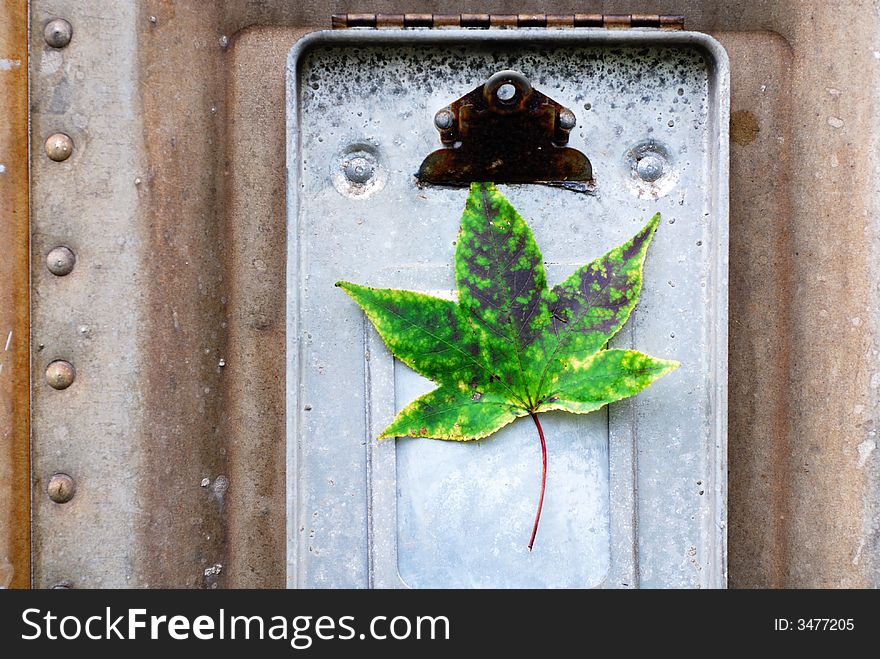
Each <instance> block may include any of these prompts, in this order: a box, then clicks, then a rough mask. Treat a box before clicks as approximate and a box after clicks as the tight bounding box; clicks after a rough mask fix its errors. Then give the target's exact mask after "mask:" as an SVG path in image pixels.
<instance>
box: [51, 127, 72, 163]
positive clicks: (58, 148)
mask: <svg viewBox="0 0 880 659" xmlns="http://www.w3.org/2000/svg"><path fill="white" fill-rule="evenodd" d="M71 153H73V140H72V139H70V136H69V135H65V134H64V133H55V134H54V135H50V136H49V139H47V140H46V155H47V156H49V158H51V159H52V160H54V161H55V162H61V161H63V160H67V159H68V158H70V154H71Z"/></svg>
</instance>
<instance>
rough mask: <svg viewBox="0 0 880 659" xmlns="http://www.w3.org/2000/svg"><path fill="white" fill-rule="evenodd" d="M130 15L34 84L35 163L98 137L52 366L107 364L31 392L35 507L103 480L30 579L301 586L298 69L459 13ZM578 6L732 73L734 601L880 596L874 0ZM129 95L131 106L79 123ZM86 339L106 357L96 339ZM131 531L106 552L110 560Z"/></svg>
mask: <svg viewBox="0 0 880 659" xmlns="http://www.w3.org/2000/svg"><path fill="white" fill-rule="evenodd" d="M68 4H76V3H68V2H65V0H55V1H54V2H50V0H34V2H33V3H32V7H33V17H34V23H35V27H34V31H33V38H34V40H35V43H36V39H37V38H38V37H39V33H38V29H37V25H39V23H40V21H42V20H44V19H45V17H47V16H48V15H49V14H51V13H53V12H56V11H60V10H61V9H63V8H64V7H65V6H66V5H68ZM112 4H113V7H109V6H108V7H107V8H106V11H105V12H96V11H94V10H93V11H90V12H89V15H88V16H86V15H85V14H84V13H79V14H76V15H75V16H74V19H75V25H74V29H75V34H76V35H84V37H85V38H82V39H81V38H80V37H79V36H76V37H75V41H76V46H75V47H74V46H73V45H72V46H71V48H72V49H73V50H71V51H69V53H65V54H64V55H63V59H62V60H61V62H62V64H63V65H62V66H61V67H60V68H59V69H58V72H56V73H53V74H49V73H45V70H44V68H43V66H44V64H43V62H42V53H41V50H40V49H41V47H38V48H37V47H35V51H34V52H35V53H36V55H37V58H38V61H37V62H35V63H34V64H33V65H32V67H31V75H32V81H33V83H34V108H35V109H34V137H33V139H34V145H35V149H34V151H35V153H36V151H37V148H36V147H38V146H40V145H41V142H40V140H41V139H43V138H45V135H46V131H48V130H49V129H50V128H55V127H57V126H58V125H60V123H59V122H61V123H63V122H64V121H66V120H70V121H71V122H73V121H74V119H76V117H77V115H79V116H81V117H86V118H87V119H88V120H89V121H88V126H87V128H84V129H82V131H81V133H82V134H81V135H80V136H79V137H81V138H84V139H85V142H84V144H85V145H86V147H87V149H86V151H85V152H83V153H82V154H81V156H80V157H79V159H77V156H75V157H74V158H73V159H71V161H69V162H67V163H62V164H61V167H60V168H59V167H55V168H54V169H53V168H49V167H48V166H47V165H48V163H45V162H42V161H41V162H36V161H35V164H34V169H33V173H34V192H35V195H36V198H37V199H38V203H36V204H35V207H34V232H33V239H34V243H35V245H34V250H33V254H34V255H35V258H34V266H33V269H32V272H33V278H34V284H33V286H34V288H33V291H34V329H33V332H34V338H35V341H34V344H35V347H34V360H35V361H34V366H35V372H36V373H37V374H39V373H40V368H42V366H44V361H43V360H44V358H49V357H52V356H55V355H56V354H58V355H62V354H72V355H73V356H74V357H75V358H76V359H77V361H78V363H86V364H89V365H90V366H89V367H88V368H86V369H85V373H86V377H84V378H83V379H82V380H78V383H77V384H80V385H82V387H81V388H80V389H79V391H80V393H78V394H77V393H75V391H76V390H75V387H77V384H75V385H74V387H72V388H71V390H68V392H67V394H68V395H65V392H54V391H46V390H45V389H44V388H43V384H42V380H40V379H39V378H38V377H35V378H34V385H33V395H34V431H33V432H34V455H35V457H36V458H37V463H36V464H35V472H34V476H35V483H36V485H35V489H34V492H35V497H37V500H39V498H40V497H41V496H42V495H41V485H40V479H42V478H43V477H45V476H46V473H44V472H46V471H47V470H49V469H50V468H55V466H58V468H63V465H64V464H73V465H75V466H76V468H77V469H80V470H82V472H83V474H84V481H83V485H84V488H85V489H84V492H85V494H84V495H83V497H81V498H80V497H79V495H78V500H79V503H78V504H77V505H78V506H79V508H77V507H76V506H73V507H52V506H48V507H47V506H46V505H44V504H42V503H40V504H39V505H38V506H37V508H36V511H35V531H36V534H37V538H38V539H39V538H40V537H54V538H58V539H60V540H67V541H68V542H67V544H60V545H58V546H55V545H53V546H47V545H45V544H39V543H38V545H37V554H36V556H37V583H38V584H41V585H45V584H48V583H51V582H52V581H53V580H55V579H62V578H69V579H70V580H71V581H73V582H74V583H78V582H79V583H81V584H82V585H99V584H100V583H104V584H108V585H109V584H111V583H122V582H123V576H122V575H123V573H126V571H127V573H128V574H129V575H131V576H132V578H131V579H130V580H127V581H125V583H130V584H131V585H142V586H145V585H153V586H155V585H167V586H186V585H205V586H211V585H214V584H217V585H222V586H281V585H283V567H282V566H283V562H284V532H285V531H284V524H285V520H284V497H285V492H284V488H283V464H284V447H283V432H282V431H281V429H282V428H283V423H284V420H283V407H282V405H281V401H283V395H284V386H283V377H282V376H283V374H282V372H281V366H280V364H282V363H283V349H284V337H283V329H282V328H283V322H284V316H283V314H284V310H283V304H282V299H283V286H282V282H283V275H284V272H283V257H282V245H283V240H284V238H283V236H284V214H283V209H282V208H281V206H280V204H281V203H282V201H281V195H280V192H279V191H280V190H281V189H282V185H283V165H282V163H283V150H284V139H283V121H284V118H283V61H284V56H285V55H286V53H287V51H288V50H289V48H290V46H291V45H292V44H293V42H294V41H295V40H296V38H298V36H299V35H301V34H302V33H303V31H304V30H308V29H316V28H324V27H328V26H329V16H330V14H331V13H334V12H344V11H358V10H360V11H363V10H369V11H377V12H383V11H384V12H388V13H392V12H403V11H416V12H431V11H436V12H441V11H442V12H445V13H448V12H451V11H455V10H457V9H459V5H458V4H456V3H452V4H450V3H434V2H426V1H424V0H418V1H416V2H406V1H403V0H397V1H393V2H388V1H382V0H377V1H376V2H374V3H372V4H370V5H369V6H368V7H364V6H360V5H353V4H347V3H344V2H314V3H290V2H281V1H280V0H279V1H277V2H252V1H250V0H229V1H227V2H222V1H221V0H214V1H210V2H195V1H191V2H177V3H174V4H171V3H167V2H160V1H159V0H142V2H140V3H139V4H138V10H137V11H131V9H125V8H121V5H123V4H125V7H130V5H128V4H127V3H112ZM568 8H569V5H568V4H566V3H563V2H556V1H545V2H537V1H534V0H525V1H523V2H516V3H512V2H501V1H498V0H490V1H489V2H486V3H485V4H484V5H483V6H481V8H480V9H481V10H483V11H495V12H497V13H512V12H561V11H564V10H566V9H568ZM578 11H582V12H599V13H601V12H604V13H623V12H629V11H641V12H646V13H666V14H672V13H683V14H684V15H685V16H686V27H687V28H688V29H695V30H702V31H707V32H710V33H712V34H713V35H714V36H716V37H717V38H718V39H720V40H721V41H722V43H723V44H724V45H725V46H726V47H727V48H728V50H729V52H730V55H731V60H732V73H733V99H732V110H733V112H734V115H733V126H732V131H733V134H732V137H733V139H732V142H733V144H732V148H731V152H732V153H731V157H732V161H731V268H730V273H731V281H730V305H731V306H730V332H731V334H730V336H731V343H730V347H731V352H730V391H731V397H730V440H729V443H730V483H729V489H730V511H729V520H730V538H729V539H730V542H729V551H730V560H729V567H730V585H731V586H737V587H747V586H801V587H810V586H847V585H852V586H859V585H880V571H878V570H880V567H878V564H877V560H876V558H875V557H876V556H877V553H878V547H877V543H878V538H877V526H876V525H877V522H876V521H875V519H876V514H877V510H876V506H877V504H876V501H877V500H878V459H877V455H878V453H877V452H876V450H874V449H875V448H876V435H875V434H874V433H875V432H876V431H875V426H876V416H877V404H878V400H877V396H878V389H880V387H878V386H877V383H878V382H880V375H878V373H880V365H878V363H877V362H878V350H880V346H878V345H876V344H877V341H876V338H875V337H876V336H877V333H878V332H880V325H878V319H877V317H876V312H875V311H873V310H874V309H876V308H877V304H876V302H877V301H878V300H877V298H878V296H880V288H878V286H877V282H878V280H880V278H878V276H877V274H876V272H877V266H876V263H877V262H878V259H877V256H878V251H880V250H878V247H880V232H878V223H877V220H876V218H877V217H880V215H878V213H877V211H878V210H880V208H878V203H877V200H878V198H880V195H878V190H877V187H876V183H874V181H875V180H876V176H877V173H878V168H877V163H876V159H877V154H878V153H880V151H878V149H877V146H878V144H877V137H876V136H877V135H878V130H877V128H878V117H877V110H876V108H877V107H880V106H878V105H877V103H876V100H877V98H876V96H877V94H878V92H877V91H876V90H877V89H880V87H878V84H877V83H878V79H877V78H878V68H880V54H878V50H877V48H878V46H877V45H876V34H877V33H878V24H880V20H878V15H877V11H876V10H875V8H874V5H873V3H871V2H868V1H867V0H860V1H852V2H833V3H827V2H821V1H820V0H787V1H783V2H738V3H727V2H718V1H714V0H713V1H711V2H702V1H701V2H697V1H696V0H686V1H684V2H672V1H671V0H655V1H653V2H652V1H635V2H623V1H622V0H620V1H618V0H614V1H608V2H584V3H580V4H579V5H578ZM120 12H122V13H124V16H121V15H120ZM117 15H120V17H119V20H118V21H117V22H115V23H113V24H112V25H110V24H109V23H108V21H109V20H111V18H112V16H117ZM151 17H155V21H152V20H151ZM114 20H115V19H114ZM223 36H226V37H227V38H228V39H229V44H230V45H229V47H228V48H224V47H223V45H222V44H223V43H225V42H222V41H221V37H223ZM67 58H71V59H67ZM77 58H81V59H77ZM108 58H109V59H111V60H114V61H113V62H112V66H110V63H109V62H105V61H104V60H105V59H108ZM54 62H55V58H54V56H53V57H49V58H48V60H47V62H46V64H45V66H51V65H53V63H54ZM77 71H80V72H82V74H83V75H84V76H85V77H84V79H83V80H78V79H77ZM123 76H127V77H128V78H127V80H129V82H128V83H125V84H122V83H120V79H121V77H123ZM89 84H91V85H92V86H91V87H89V86H88V85H89ZM64 85H66V87H65V86H64ZM120 85H121V86H120ZM126 85H128V86H126ZM108 90H109V91H108ZM113 90H116V91H117V92H118V93H119V94H120V95H123V96H124V98H125V100H126V103H128V104H129V105H126V106H125V107H126V108H127V109H126V111H125V112H118V111H115V110H113V108H117V107H120V106H117V105H114V104H111V106H110V107H111V111H110V112H107V111H106V109H105V108H93V109H92V110H89V111H88V112H84V111H83V110H77V109H75V108H77V107H80V105H78V103H85V101H87V100H88V101H89V102H90V104H91V105H92V106H93V105H95V104H100V103H101V102H102V101H103V100H105V99H106V98H107V94H109V93H111V92H113ZM123 92H124V93H123ZM212 108H215V110H214V111H212ZM74 126H75V124H74ZM75 137H77V136H75ZM99 147H100V148H99ZM113 149H117V150H116V151H114V150H113ZM119 153H124V154H127V155H126V156H125V157H123V158H120V156H119ZM120 162H121V163H122V165H123V166H124V168H125V169H126V170H128V171H125V172H120V165H119V163H120ZM52 164H53V165H58V164H57V163H52ZM70 170H73V172H74V173H75V175H73V176H70V177H67V176H59V175H58V174H57V172H59V171H63V172H68V171H70ZM135 172H138V173H137V174H134V173H135ZM123 174H124V175H123ZM132 174H134V175H135V176H136V177H138V178H140V179H141V185H140V186H135V185H134V184H133V182H132V178H131V175H132ZM71 200H73V201H71ZM62 211H63V212H62ZM61 238H64V239H65V240H67V239H69V240H70V241H71V242H74V243H75V246H76V247H77V248H78V249H81V251H82V252H83V254H84V258H85V264H86V265H85V267H84V268H83V269H81V270H80V271H79V272H80V275H82V274H83V273H86V275H85V276H81V277H80V279H79V280H77V279H72V280H69V281H67V282H58V281H53V280H50V279H47V278H46V277H47V275H45V274H44V273H45V268H42V270H41V265H40V263H39V259H38V258H36V257H37V256H38V255H41V254H43V253H44V252H43V250H44V249H45V248H47V246H48V245H49V243H50V242H53V241H54V240H55V239H61ZM120 238H123V239H125V243H124V245H122V246H120V245H119V244H117V243H116V242H115V241H118V240H119V239H120ZM113 245H116V246H115V247H114V246H113ZM98 260H100V261H101V262H102V268H101V269H100V270H96V269H94V266H91V265H89V263H90V262H91V263H93V262H96V261H98ZM69 277H75V274H74V275H71V276H69ZM69 277H68V278H63V279H69ZM2 290H6V289H5V288H4V289H2ZM65 304H67V305H68V306H70V307H72V308H73V309H74V311H75V312H76V313H74V314H73V315H71V314H70V313H69V312H68V313H63V309H64V305H65ZM83 324H90V325H94V326H95V327H97V328H100V329H101V330H102V334H101V338H102V339H103V340H101V341H91V342H90V341H89V340H88V339H85V338H79V337H78V336H77V335H76V331H75V330H76V328H77V327H79V326H80V325H83ZM75 337H76V338H75ZM39 343H42V344H44V349H43V350H42V351H39V350H38V347H37V345H38V344H39ZM206 349H207V353H206V352H205V350H206ZM46 351H48V352H46ZM49 353H51V354H49ZM123 356H125V358H124V359H123ZM221 359H224V360H225V362H224V363H226V364H227V365H226V366H224V367H221V366H219V364H220V360H221ZM52 393H54V394H60V395H58V396H55V397H54V398H52V397H51V396H49V394H52ZM59 427H60V428H65V429H66V430H65V431H64V432H63V433H61V432H60V431H59V430H58V428H59ZM80 442H96V444H94V445H89V444H79V443H80ZM50 457H51V459H50ZM220 476H223V478H219V477H220ZM204 478H207V479H208V481H209V484H208V485H207V486H206V487H204V488H202V487H201V482H202V480H201V479H204ZM95 483H98V484H101V487H100V488H99V489H98V491H100V492H102V493H103V494H104V495H105V496H102V497H101V498H99V499H94V498H89V497H90V496H92V495H90V494H89V492H90V490H93V484H95ZM111 486H112V487H111ZM227 487H228V489H227ZM75 501H77V500H75ZM110 536H112V537H113V539H115V540H114V542H117V544H116V545H114V546H113V550H114V552H113V556H112V557H110V558H109V559H107V560H106V561H104V557H103V556H102V555H100V554H98V555H90V553H89V552H91V551H93V550H94V547H95V544H96V542H97V540H100V539H102V538H104V539H106V538H109V537H110ZM90 538H94V539H96V541H94V542H93V540H91V539H90ZM59 547H64V550H63V551H62V550H61V549H60V548H59ZM117 554H118V556H119V557H124V558H125V560H126V561H128V562H127V563H125V562H124V561H122V560H121V559H120V560H117V558H116V557H117ZM96 556H97V558H96ZM101 561H104V562H101ZM125 565H127V566H128V568H125V569H123V567H124V566H125ZM216 565H221V566H222V567H221V568H220V569H219V575H218V573H217V572H218V570H217V569H214V568H215V566H216ZM101 569H103V570H104V571H105V572H106V573H107V574H106V575H103V576H102V575H100V574H99V572H100V570H101ZM206 570H207V571H208V576H204V575H205V571H206Z"/></svg>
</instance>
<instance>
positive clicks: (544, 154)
mask: <svg viewBox="0 0 880 659" xmlns="http://www.w3.org/2000/svg"><path fill="white" fill-rule="evenodd" d="M434 123H435V125H436V127H437V129H438V130H439V131H440V141H441V142H443V144H444V145H446V148H445V149H438V150H437V151H434V152H432V153H430V154H429V155H428V156H427V157H426V158H425V160H424V161H423V162H422V165H421V167H419V173H418V180H419V181H420V182H422V183H436V184H441V185H458V186H462V185H468V184H469V183H471V182H472V181H494V182H496V183H552V184H563V183H572V184H573V183H575V182H579V183H583V184H584V185H583V191H586V190H587V189H588V188H587V187H586V185H585V184H586V183H587V182H590V181H592V178H593V168H592V167H591V165H590V161H589V159H588V158H587V157H586V156H585V155H584V154H583V153H581V152H580V151H578V150H577V149H573V148H571V147H568V146H565V145H566V144H568V136H569V133H570V132H571V129H572V128H574V126H575V123H576V118H575V115H574V113H573V112H572V111H571V110H569V109H568V108H565V107H563V106H562V105H560V104H559V103H557V102H556V101H554V100H553V99H552V98H550V97H549V96H546V95H544V94H542V93H541V92H539V91H538V90H537V89H535V88H534V87H532V83H531V82H530V81H529V80H528V79H527V78H526V77H525V76H524V75H523V74H522V73H519V72H517V71H500V72H498V73H496V74H495V75H493V76H492V77H491V78H489V80H487V81H486V82H485V83H483V84H482V85H480V86H479V87H477V88H475V89H473V90H471V91H470V92H468V93H467V94H465V95H464V96H462V97H461V98H459V99H457V100H455V101H453V102H452V103H450V104H449V105H448V106H446V107H445V108H442V109H440V110H439V111H438V112H437V114H436V116H435V118H434ZM577 189H578V190H580V189H581V188H580V187H578V188H577Z"/></svg>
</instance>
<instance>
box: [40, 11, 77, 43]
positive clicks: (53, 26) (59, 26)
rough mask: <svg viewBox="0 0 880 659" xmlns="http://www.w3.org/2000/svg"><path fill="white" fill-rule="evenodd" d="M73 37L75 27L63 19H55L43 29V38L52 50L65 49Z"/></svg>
mask: <svg viewBox="0 0 880 659" xmlns="http://www.w3.org/2000/svg"><path fill="white" fill-rule="evenodd" d="M72 37H73V26H72V25H71V24H70V23H68V22H67V21H65V20H64V19H63V18H55V19H53V20H51V21H49V22H48V23H46V27H44V28H43V38H44V39H45V40H46V43H47V44H49V45H50V46H52V48H64V47H65V46H66V45H67V44H69V43H70V39H71V38H72Z"/></svg>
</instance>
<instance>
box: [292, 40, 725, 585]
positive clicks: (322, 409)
mask: <svg viewBox="0 0 880 659" xmlns="http://www.w3.org/2000/svg"><path fill="white" fill-rule="evenodd" d="M503 69H513V70H517V71H520V72H522V73H524V74H525V75H526V76H527V77H528V78H529V80H530V81H531V82H532V84H533V85H534V86H535V87H536V88H537V89H539V90H540V91H542V92H544V93H547V94H548V95H550V96H552V97H553V98H554V99H556V100H557V101H559V102H560V103H562V104H563V105H565V106H566V107H568V108H571V109H572V110H573V111H574V112H575V114H576V115H577V118H578V126H577V127H576V128H575V129H574V130H573V131H572V133H571V141H570V145H571V146H573V147H575V148H578V149H580V150H581V151H583V152H584V153H585V154H587V156H588V157H589V158H590V160H591V162H592V164H593V170H594V176H595V180H596V187H595V191H594V194H590V195H587V194H579V193H575V192H571V191H568V190H563V189H559V188H551V187H545V186H540V185H508V186H502V191H503V192H504V194H505V195H507V196H508V198H509V199H510V200H511V202H512V203H513V204H514V205H515V206H516V207H517V208H518V209H519V211H520V212H521V213H522V215H523V216H524V217H525V218H526V220H527V221H528V222H529V223H530V225H531V226H532V229H533V231H534V233H535V237H536V239H537V242H538V244H539V246H540V247H541V249H542V251H543V255H544V258H545V260H546V261H547V272H548V279H549V280H550V283H551V284H553V283H556V282H558V281H560V280H561V279H562V278H563V277H565V276H566V275H567V274H568V273H569V272H571V271H572V270H573V269H575V268H576V267H578V266H580V265H582V264H584V263H586V262H588V261H590V260H591V259H593V258H595V257H597V256H599V255H601V254H602V253H604V252H605V251H607V250H608V249H609V248H611V247H613V246H615V245H617V244H620V243H622V242H624V241H625V240H626V239H627V238H629V237H630V236H632V235H633V234H635V233H636V232H637V231H638V229H639V228H640V227H641V226H643V225H644V223H645V222H646V221H647V219H648V218H649V217H650V216H651V215H652V214H653V213H655V212H660V213H661V214H662V216H663V222H662V224H661V227H660V229H659V230H658V232H657V235H656V238H655V241H654V244H653V245H652V247H651V250H650V252H649V256H648V261H647V264H646V268H645V285H644V289H643V292H642V296H641V301H640V303H639V305H638V307H637V309H636V311H635V313H634V314H633V317H632V319H631V320H630V322H629V324H628V326H627V327H626V328H625V329H624V330H623V331H622V332H621V333H620V334H619V335H618V336H617V337H615V339H614V342H613V343H614V345H615V346H618V347H629V346H632V347H636V348H638V349H640V350H644V351H646V352H648V353H651V354H653V355H656V356H658V357H663V358H669V359H677V360H679V361H680V362H681V363H682V368H681V369H679V370H678V371H676V372H675V373H673V374H672V375H670V376H667V377H666V378H664V379H662V380H660V381H659V382H657V383H656V384H655V385H654V386H652V387H651V388H650V389H648V390H646V391H645V392H643V393H641V394H639V395H638V396H637V397H635V398H633V399H629V400H627V401H623V402H620V403H617V404H614V405H612V406H610V407H609V408H608V409H606V410H603V411H601V412H597V413H593V414H591V415H587V416H574V415H564V414H549V415H546V416H547V439H548V485H547V499H546V504H545V515H544V519H543V520H542V525H541V529H540V531H539V535H538V541H537V543H536V545H535V549H534V551H533V552H531V553H529V552H528V551H527V549H526V544H527V541H528V534H529V530H530V526H531V522H532V516H533V514H534V507H535V505H536V499H537V494H538V482H539V477H540V451H539V444H538V440H537V437H536V435H535V429H534V427H533V425H532V424H531V423H530V422H529V421H528V420H520V421H518V422H515V423H514V424H512V425H511V426H509V427H508V428H505V429H504V430H502V431H501V432H499V433H497V434H496V435H495V436H493V437H492V438H490V439H487V440H481V441H480V442H472V443H465V444H462V443H446V442H439V441H433V440H419V439H405V440H397V441H396V442H395V441H391V440H388V441H384V442H381V443H379V442H376V441H375V439H374V437H375V436H376V435H377V434H378V433H379V432H380V431H381V429H382V428H383V427H384V426H385V425H386V424H387V423H388V422H389V421H390V420H391V419H392V418H393V415H394V413H395V412H396V411H397V410H399V409H400V408H401V407H402V406H404V405H405V404H406V403H407V402H409V401H410V400H411V399H412V398H413V397H414V396H415V395H417V394H418V393H420V392H422V391H424V390H425V388H426V387H429V386H430V383H428V382H427V381H425V380H423V379H422V378H420V377H419V376H417V375H416V374H414V373H412V372H411V371H409V370H408V369H406V367H404V366H403V365H401V364H400V363H397V362H395V361H394V360H393V359H392V357H391V355H390V353H389V352H388V351H387V349H386V348H385V347H384V346H383V345H382V343H381V340H379V338H378V337H377V336H376V334H375V332H374V331H373V330H372V328H371V327H370V326H369V324H368V323H367V322H366V320H365V319H364V317H363V314H362V313H361V311H360V310H359V309H358V308H357V307H356V306H355V305H354V304H353V303H352V302H351V301H350V300H349V299H348V298H347V297H346V296H345V295H343V294H342V293H341V292H340V291H338V290H337V289H335V288H334V286H333V284H334V282H335V281H337V280H339V279H348V280H352V281H357V282H362V283H367V284H369V285H373V286H393V287H402V288H409V289H414V290H420V291H423V292H429V293H432V294H435V295H442V296H452V295H454V276H453V272H452V268H451V264H452V257H453V252H454V246H455V240H456V234H457V231H458V221H459V218H460V214H461V211H462V208H463V205H464V200H465V196H466V192H465V190H463V189H460V188H458V189H457V188H444V187H419V186H417V184H416V180H415V176H414V174H415V172H416V170H417V169H418V166H419V163H421V161H422V159H423V158H424V157H425V156H426V155H427V154H428V153H430V152H431V151H432V150H435V149H436V148H438V139H437V132H436V130H435V129H434V126H433V115H434V113H435V112H436V111H437V110H438V109H439V108H441V107H444V106H445V105H447V104H448V103H449V102H450V101H452V100H454V99H455V98H458V97H459V96H460V95H461V94H462V93H464V92H466V91H468V90H470V89H472V88H474V87H475V86H477V85H479V84H481V83H482V82H483V81H484V80H486V79H487V78H488V77H489V76H491V75H492V74H493V73H496V72H497V71H500V70H503ZM287 75H288V104H287V113H288V172H287V173H288V290H287V300H288V325H287V347H288V371H287V379H288V432H287V445H288V472H287V473H288V577H289V579H288V581H289V584H290V585H291V586H298V587H369V586H375V587H397V586H410V587H600V586H601V587H638V586H669V587H707V586H708V587H713V586H715V587H717V586H721V585H724V582H725V567H724V565H725V561H724V553H725V550H724V538H725V529H724V524H725V497H726V481H725V479H726V475H725V472H726V464H725V462H726V378H727V373H726V358H727V354H726V346H727V343H726V326H727V280H726V272H727V192H726V185H727V141H726V140H727V137H726V127H727V114H728V111H727V102H728V101H727V98H728V91H729V84H728V74H727V63H726V56H725V55H724V52H723V50H722V49H721V48H720V46H718V44H717V43H716V42H714V40H712V39H711V38H709V37H706V36H705V35H699V34H692V33H666V32H658V31H651V30H646V31H639V30H628V31H625V32H608V31H603V30H597V31H593V30H578V31H565V30H559V31H547V30H538V31H531V30H523V31H517V32H500V31H499V32H490V33H487V32H479V31H457V30H456V31H442V32H436V31H421V30H419V31H400V32H394V31H370V32H346V33H317V34H314V35H312V36H310V37H308V38H306V39H304V40H303V41H301V42H299V43H298V44H297V45H296V46H295V47H294V49H293V50H292V51H291V54H290V58H289V61H288V71H287Z"/></svg>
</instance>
